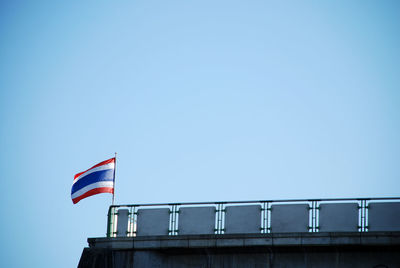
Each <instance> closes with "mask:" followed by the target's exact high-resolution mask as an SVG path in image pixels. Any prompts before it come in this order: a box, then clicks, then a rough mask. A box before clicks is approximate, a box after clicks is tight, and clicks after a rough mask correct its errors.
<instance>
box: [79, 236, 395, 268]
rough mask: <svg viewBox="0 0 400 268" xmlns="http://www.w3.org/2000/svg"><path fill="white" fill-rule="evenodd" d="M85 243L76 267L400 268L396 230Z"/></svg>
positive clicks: (164, 238)
mask: <svg viewBox="0 0 400 268" xmlns="http://www.w3.org/2000/svg"><path fill="white" fill-rule="evenodd" d="M199 241H202V243H199ZM89 245H90V247H89V248H85V249H84V251H83V254H82V257H81V260H80V263H79V268H95V267H96V268H106V267H107V268H114V267H131V268H141V267H144V268H153V267H154V268H156V267H157V268H192V267H193V268H199V267H200V268H202V267H204V268H211V267H213V268H227V267H229V268H231V267H232V268H252V267H254V268H261V267H263V268H291V267H293V268H294V267H296V268H302V267H304V268H308V267H311V268H330V267H332V268H344V267H349V268H350V267H351V268H358V267H359V268H368V267H370V268H400V232H390V233H387V232H386V233H378V232H376V233H373V232H370V233H364V234H360V233H308V234H296V233H292V234H281V235H274V236H273V235H261V234H259V235H254V234H253V235H243V234H236V235H224V236H223V237H219V236H216V235H210V236H204V235H202V236H184V237H171V236H163V237H161V236H160V237H141V238H126V237H125V238H92V239H89Z"/></svg>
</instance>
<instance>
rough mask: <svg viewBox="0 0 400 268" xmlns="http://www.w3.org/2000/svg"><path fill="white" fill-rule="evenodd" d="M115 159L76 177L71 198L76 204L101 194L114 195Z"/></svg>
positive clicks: (95, 166)
mask: <svg viewBox="0 0 400 268" xmlns="http://www.w3.org/2000/svg"><path fill="white" fill-rule="evenodd" d="M114 171H115V158H111V159H108V160H105V161H103V162H101V163H98V164H97V165H94V166H93V167H91V168H89V169H88V170H85V171H83V172H80V173H78V174H76V175H75V177H74V183H73V184H72V190H71V198H72V202H73V203H74V204H76V203H78V202H79V201H80V200H82V199H84V198H86V197H89V196H92V195H95V194H101V193H112V194H114V176H115V172H114Z"/></svg>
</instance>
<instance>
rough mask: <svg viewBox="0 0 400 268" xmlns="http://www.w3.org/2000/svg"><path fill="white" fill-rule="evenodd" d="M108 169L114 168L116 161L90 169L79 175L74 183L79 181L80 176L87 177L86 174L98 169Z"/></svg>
mask: <svg viewBox="0 0 400 268" xmlns="http://www.w3.org/2000/svg"><path fill="white" fill-rule="evenodd" d="M106 169H114V163H110V164H106V165H103V166H99V167H95V168H92V169H89V170H88V171H86V172H85V173H83V174H81V175H79V177H78V178H76V179H75V180H74V182H73V183H72V185H73V184H74V183H75V182H77V181H79V179H80V178H82V177H85V176H87V175H89V174H90V173H93V172H96V171H102V170H106Z"/></svg>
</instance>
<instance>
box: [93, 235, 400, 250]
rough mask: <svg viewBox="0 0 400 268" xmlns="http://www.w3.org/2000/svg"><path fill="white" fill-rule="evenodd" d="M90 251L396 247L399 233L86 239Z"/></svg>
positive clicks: (399, 239)
mask: <svg viewBox="0 0 400 268" xmlns="http://www.w3.org/2000/svg"><path fill="white" fill-rule="evenodd" d="M88 243H89V247H90V248H99V249H100V248H108V249H173V248H227V247H255V246H256V247H258V246H259V247H266V246H267V247H271V246H274V247H280V246H352V245H361V246H375V245H387V246H389V245H400V232H366V233H359V232H349V233H277V234H224V235H179V236H142V237H115V238H88Z"/></svg>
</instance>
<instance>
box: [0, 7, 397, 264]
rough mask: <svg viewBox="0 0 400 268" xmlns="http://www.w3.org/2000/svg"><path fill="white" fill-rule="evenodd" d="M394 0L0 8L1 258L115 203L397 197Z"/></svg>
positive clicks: (40, 259)
mask: <svg viewBox="0 0 400 268" xmlns="http://www.w3.org/2000/svg"><path fill="white" fill-rule="evenodd" d="M399 14H400V2H399V1H386V0H384V1H368V0H367V1H364V0H363V1H256V0H254V1H224V0H221V1H207V0H202V1H172V0H171V1H124V0H121V1H108V2H106V1H14V0H12V1H11V0H10V1H7V0H2V1H0V120H1V124H0V148H1V155H0V157H1V159H0V160H1V161H0V165H1V169H2V175H1V179H2V194H1V197H0V198H1V199H0V204H1V207H0V208H1V225H0V226H1V228H0V230H1V231H0V235H1V238H2V239H1V240H2V246H1V251H0V266H1V267H74V266H76V265H77V264H78V261H79V258H80V254H81V252H82V250H83V248H84V247H85V246H86V245H87V243H86V239H87V237H99V236H104V235H105V233H106V214H107V208H108V205H110V203H111V195H109V194H103V195H97V196H94V197H91V198H88V199H85V200H83V201H81V202H80V203H78V204H77V205H73V204H72V201H71V199H70V191H71V186H72V180H73V175H74V174H75V173H77V172H80V171H83V170H85V169H87V168H89V167H90V166H92V165H94V164H96V163H97V162H100V161H102V160H105V159H107V158H110V157H113V155H114V152H118V164H117V184H116V202H117V203H149V202H184V201H217V200H254V199H287V198H324V197H385V196H400V187H399V186H400V182H399V179H400V178H399V174H400V164H399V159H400V139H399V137H400V88H399V85H400V66H399V65H400V50H399V48H400V33H399V29H400V16H399Z"/></svg>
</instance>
